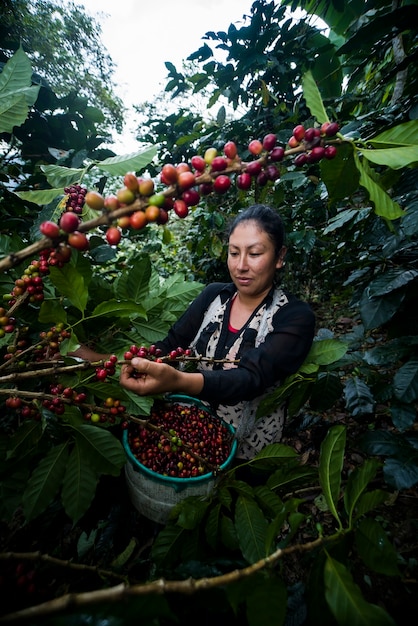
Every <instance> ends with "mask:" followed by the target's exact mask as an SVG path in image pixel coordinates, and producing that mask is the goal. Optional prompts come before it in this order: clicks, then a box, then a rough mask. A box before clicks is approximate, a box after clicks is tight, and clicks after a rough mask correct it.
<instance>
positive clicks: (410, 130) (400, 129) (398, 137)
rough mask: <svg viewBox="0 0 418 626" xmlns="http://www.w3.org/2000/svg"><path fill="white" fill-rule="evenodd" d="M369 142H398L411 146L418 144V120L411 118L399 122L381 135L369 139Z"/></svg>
mask: <svg viewBox="0 0 418 626" xmlns="http://www.w3.org/2000/svg"><path fill="white" fill-rule="evenodd" d="M368 143H371V144H372V145H375V144H382V143H384V144H398V145H401V146H410V145H415V146H416V145H417V144H418V120H411V121H410V122H405V123H404V124H398V125H397V126H394V127H393V128H389V130H385V131H383V133H380V134H379V135H376V136H375V137H372V139H368Z"/></svg>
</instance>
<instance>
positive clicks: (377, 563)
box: [354, 518, 400, 576]
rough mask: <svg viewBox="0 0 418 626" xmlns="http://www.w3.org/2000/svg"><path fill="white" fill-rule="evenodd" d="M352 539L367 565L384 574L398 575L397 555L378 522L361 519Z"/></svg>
mask: <svg viewBox="0 0 418 626" xmlns="http://www.w3.org/2000/svg"><path fill="white" fill-rule="evenodd" d="M354 539H355V544H356V548H357V551H358V553H359V555H360V557H361V558H362V559H363V561H364V563H365V564H366V565H367V567H369V568H370V569H371V570H373V571H374V572H378V573H379V574H384V575H385V576H400V571H399V567H398V555H397V553H396V550H395V549H394V547H393V545H392V544H391V542H390V541H389V539H388V536H387V534H386V533H385V531H384V530H383V528H382V527H381V525H380V524H379V522H377V521H376V520H374V519H369V518H366V519H363V520H362V521H361V523H360V525H359V527H358V528H357V530H356V532H355V536H354Z"/></svg>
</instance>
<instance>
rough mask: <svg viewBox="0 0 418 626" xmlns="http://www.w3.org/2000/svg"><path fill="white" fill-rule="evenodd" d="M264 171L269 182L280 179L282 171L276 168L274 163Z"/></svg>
mask: <svg viewBox="0 0 418 626" xmlns="http://www.w3.org/2000/svg"><path fill="white" fill-rule="evenodd" d="M264 171H265V173H266V175H267V178H268V179H269V180H277V179H278V178H280V170H279V168H278V167H276V165H273V163H270V165H267V166H266V167H265V168H264Z"/></svg>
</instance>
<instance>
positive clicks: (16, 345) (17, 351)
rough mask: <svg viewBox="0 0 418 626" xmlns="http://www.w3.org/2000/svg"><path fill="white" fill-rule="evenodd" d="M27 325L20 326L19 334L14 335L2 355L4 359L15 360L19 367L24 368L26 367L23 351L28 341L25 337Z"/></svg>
mask: <svg viewBox="0 0 418 626" xmlns="http://www.w3.org/2000/svg"><path fill="white" fill-rule="evenodd" d="M26 330H27V327H20V328H19V334H18V335H17V336H16V338H15V340H14V341H13V343H10V344H9V345H8V346H7V348H6V352H5V354H4V355H3V359H4V361H11V360H12V359H13V360H14V361H15V362H17V366H18V368H20V369H24V368H25V367H26V361H25V360H24V354H23V353H24V351H25V349H26V348H27V347H28V345H29V342H28V340H27V339H25V337H24V335H25V331H26Z"/></svg>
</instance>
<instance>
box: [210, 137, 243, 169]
mask: <svg viewBox="0 0 418 626" xmlns="http://www.w3.org/2000/svg"><path fill="white" fill-rule="evenodd" d="M224 154H225V156H226V157H227V158H228V159H235V157H236V156H237V154H238V150H237V146H236V145H235V143H234V142H233V141H227V142H226V144H225V145H224ZM212 167H213V165H212Z"/></svg>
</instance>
